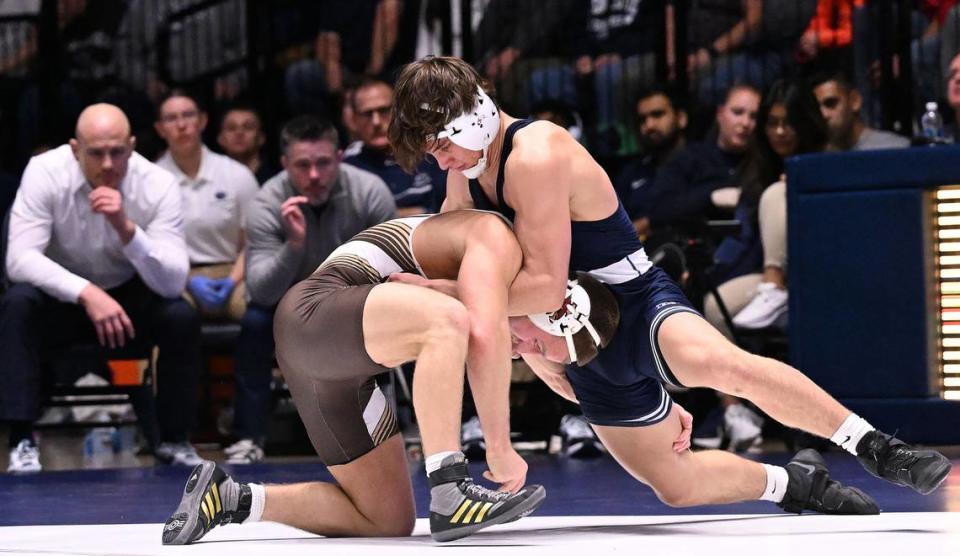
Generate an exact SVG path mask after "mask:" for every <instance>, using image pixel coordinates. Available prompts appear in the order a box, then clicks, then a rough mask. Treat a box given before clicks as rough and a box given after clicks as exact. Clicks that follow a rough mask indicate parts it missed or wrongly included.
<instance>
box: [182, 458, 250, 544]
mask: <svg viewBox="0 0 960 556" xmlns="http://www.w3.org/2000/svg"><path fill="white" fill-rule="evenodd" d="M252 502H253V495H252V494H251V492H250V486H249V485H247V484H245V483H238V482H236V481H234V480H233V479H232V478H231V477H230V475H228V474H227V473H226V472H225V471H224V470H223V469H221V468H220V466H219V465H217V464H216V463H214V462H212V461H204V462H203V463H201V464H200V465H198V466H196V467H195V468H194V469H193V471H192V472H191V473H190V478H189V479H187V485H186V486H185V487H184V489H183V498H181V499H180V505H179V506H177V509H176V511H175V512H173V515H171V516H170V518H169V519H167V523H166V524H165V525H164V526H163V544H190V543H193V542H196V541H197V540H199V539H200V538H201V537H203V536H204V535H206V534H207V533H208V532H209V531H210V530H211V529H213V528H214V527H216V526H217V525H226V524H228V523H243V521H244V520H245V519H247V517H249V516H250V505H251V504H252Z"/></svg>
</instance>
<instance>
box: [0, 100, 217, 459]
mask: <svg viewBox="0 0 960 556" xmlns="http://www.w3.org/2000/svg"><path fill="white" fill-rule="evenodd" d="M135 144H136V140H135V138H134V137H132V136H131V134H130V124H129V122H128V120H127V117H126V116H125V115H124V113H123V112H122V111H121V110H120V109H119V108H117V107H116V106H113V105H109V104H95V105H92V106H89V107H87V108H86V109H85V110H84V111H83V112H82V113H81V115H80V118H79V119H78V120H77V127H76V138H74V139H71V140H70V143H69V145H62V146H60V147H59V148H56V149H54V150H52V151H48V152H46V153H43V154H41V155H38V156H35V157H33V158H32V159H31V160H30V162H29V164H28V165H27V168H26V170H24V173H23V178H22V180H21V184H20V188H19V190H18V191H17V197H16V200H15V201H14V203H13V207H12V209H11V213H10V229H9V239H8V243H7V255H6V261H5V265H6V272H7V279H8V280H9V281H10V282H11V286H10V288H9V289H7V291H6V292H5V293H4V295H3V297H2V299H0V353H2V354H3V357H4V365H0V385H2V387H0V422H5V423H7V424H8V425H9V426H10V448H11V452H10V466H9V469H8V470H9V471H13V472H30V471H39V470H40V461H39V451H38V449H37V445H36V441H35V439H34V438H33V422H34V421H35V420H36V419H37V418H38V417H39V415H40V410H41V407H40V392H41V388H42V371H41V365H40V362H41V357H42V356H43V355H44V354H47V353H51V352H55V351H56V350H58V349H62V348H63V347H65V346H68V345H70V344H74V343H77V342H85V341H91V342H97V343H99V344H100V345H101V346H103V348H104V351H105V354H106V355H108V356H110V355H115V354H117V353H118V352H117V351H115V350H119V349H121V348H123V347H124V346H125V345H127V344H128V343H130V342H132V341H134V340H136V342H137V344H139V345H143V346H150V345H157V346H159V348H160V359H159V362H158V369H157V371H158V373H157V374H158V376H157V386H158V394H157V401H158V415H159V425H160V435H161V444H160V445H159V446H157V447H156V454H157V457H158V458H159V459H161V460H163V461H168V462H171V463H178V464H184V465H194V464H195V463H196V462H197V461H199V457H198V456H197V454H196V451H195V450H194V449H193V447H192V446H190V444H189V442H188V438H189V432H190V428H191V426H192V423H193V420H194V417H195V414H196V407H197V385H198V380H199V374H200V352H199V330H200V320H199V316H198V315H197V313H196V311H195V310H194V309H193V308H192V307H190V305H189V304H188V303H187V302H186V301H184V300H183V299H182V298H181V297H180V296H181V293H182V292H183V289H184V284H185V282H186V277H187V270H188V268H189V263H188V257H187V250H186V246H185V244H184V236H183V230H182V216H181V200H180V190H179V185H178V184H177V182H176V180H175V178H174V177H173V175H171V174H170V173H169V172H167V171H165V170H163V169H161V168H159V167H158V166H156V165H155V164H153V163H151V162H149V161H148V160H146V159H145V158H143V157H142V156H140V155H139V154H137V153H135V152H134V146H135Z"/></svg>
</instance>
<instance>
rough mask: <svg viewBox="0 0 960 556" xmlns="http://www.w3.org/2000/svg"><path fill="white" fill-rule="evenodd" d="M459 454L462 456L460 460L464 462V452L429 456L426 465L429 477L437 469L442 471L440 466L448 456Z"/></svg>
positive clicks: (438, 453) (440, 453) (439, 453)
mask: <svg viewBox="0 0 960 556" xmlns="http://www.w3.org/2000/svg"><path fill="white" fill-rule="evenodd" d="M457 454H459V455H460V460H461V461H463V459H464V457H463V452H437V453H436V454H433V455H430V456H427V461H426V463H425V466H426V468H427V477H429V476H430V474H431V473H433V472H434V471H436V470H437V469H440V465H441V464H443V459H444V458H446V457H448V456H455V455H457Z"/></svg>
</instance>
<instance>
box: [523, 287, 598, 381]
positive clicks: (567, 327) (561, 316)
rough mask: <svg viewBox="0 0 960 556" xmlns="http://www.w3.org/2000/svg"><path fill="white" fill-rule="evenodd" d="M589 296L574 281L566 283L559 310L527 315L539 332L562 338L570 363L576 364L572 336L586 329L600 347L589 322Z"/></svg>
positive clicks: (595, 332)
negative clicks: (565, 344) (564, 294)
mask: <svg viewBox="0 0 960 556" xmlns="http://www.w3.org/2000/svg"><path fill="white" fill-rule="evenodd" d="M590 309H591V307H590V296H589V295H588V294H587V292H586V290H584V289H583V287H582V286H581V285H580V284H579V282H577V281H576V280H569V281H567V292H566V296H565V297H564V300H563V305H562V306H561V307H560V309H558V310H556V311H554V312H552V313H537V314H535V315H529V316H528V318H529V319H530V321H531V322H532V323H533V324H534V325H535V326H536V327H537V328H539V329H540V330H543V331H544V332H547V333H548V334H551V335H553V336H563V337H564V339H565V340H566V342H567V353H568V354H569V355H570V361H571V362H573V363H576V361H577V349H576V347H575V346H574V343H573V335H574V334H576V333H577V332H579V331H580V329H581V328H586V329H587V332H589V333H590V338H592V339H593V342H594V344H595V345H598V346H599V345H600V334H599V333H597V329H596V328H594V326H593V324H592V323H591V322H590Z"/></svg>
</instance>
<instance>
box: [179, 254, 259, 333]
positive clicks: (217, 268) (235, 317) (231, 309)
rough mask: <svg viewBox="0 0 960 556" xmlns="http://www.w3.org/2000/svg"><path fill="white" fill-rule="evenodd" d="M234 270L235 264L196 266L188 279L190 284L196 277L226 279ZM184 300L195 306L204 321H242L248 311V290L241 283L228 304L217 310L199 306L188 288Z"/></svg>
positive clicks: (231, 295) (231, 293) (234, 289)
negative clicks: (191, 279)
mask: <svg viewBox="0 0 960 556" xmlns="http://www.w3.org/2000/svg"><path fill="white" fill-rule="evenodd" d="M232 269H233V263H225V264H211V265H204V266H195V267H193V268H191V269H190V274H189V275H188V277H187V281H188V283H189V280H190V278H193V277H194V276H206V277H207V278H217V279H219V278H226V277H227V276H229V275H230V271H231V270H232ZM183 298H184V299H186V300H187V303H189V304H190V305H193V307H194V308H196V309H197V311H198V312H199V313H200V316H201V317H203V318H204V320H232V321H238V322H239V321H240V319H242V318H243V313H244V312H245V311H246V310H247V288H246V284H245V283H244V282H240V283H239V284H237V285H236V286H234V288H233V291H232V292H230V298H229V299H227V302H226V303H224V304H223V306H222V307H220V308H219V309H216V310H213V311H211V310H208V309H204V308H203V307H202V306H201V305H200V304H198V303H197V302H196V301H195V300H194V299H193V295H191V293H190V289H189V288H187V289H186V290H184V292H183Z"/></svg>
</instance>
